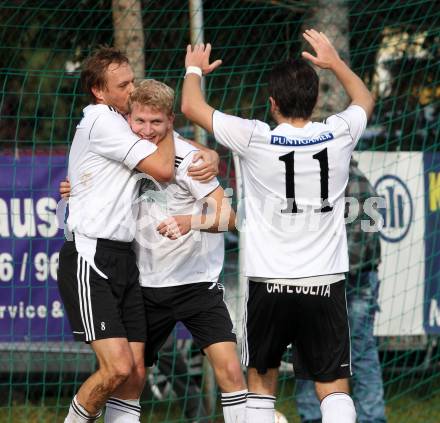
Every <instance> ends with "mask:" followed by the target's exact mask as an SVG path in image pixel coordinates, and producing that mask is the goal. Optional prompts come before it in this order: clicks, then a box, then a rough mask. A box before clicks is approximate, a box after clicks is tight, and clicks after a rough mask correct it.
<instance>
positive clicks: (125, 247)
mask: <svg viewBox="0 0 440 423" xmlns="http://www.w3.org/2000/svg"><path fill="white" fill-rule="evenodd" d="M72 236H73V240H75V234H74V233H73V234H72ZM89 239H90V238H89ZM132 244H133V243H132V242H125V241H116V240H113V239H105V238H97V239H96V248H106V249H110V250H118V251H130V250H131V249H132Z"/></svg>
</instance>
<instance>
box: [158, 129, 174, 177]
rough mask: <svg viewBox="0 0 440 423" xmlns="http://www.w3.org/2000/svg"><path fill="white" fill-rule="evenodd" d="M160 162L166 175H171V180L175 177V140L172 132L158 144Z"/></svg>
mask: <svg viewBox="0 0 440 423" xmlns="http://www.w3.org/2000/svg"><path fill="white" fill-rule="evenodd" d="M157 152H158V160H159V162H160V166H162V167H163V168H164V169H165V171H166V173H168V174H169V175H170V179H172V178H173V177H174V160H175V151H174V139H173V134H172V132H170V133H169V134H167V136H166V137H165V138H164V139H163V140H162V141H161V142H160V143H158V144H157Z"/></svg>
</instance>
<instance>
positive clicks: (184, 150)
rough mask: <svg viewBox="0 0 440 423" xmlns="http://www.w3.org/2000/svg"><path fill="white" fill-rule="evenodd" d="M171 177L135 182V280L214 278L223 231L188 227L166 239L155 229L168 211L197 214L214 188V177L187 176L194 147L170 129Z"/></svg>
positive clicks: (159, 283) (160, 282)
mask: <svg viewBox="0 0 440 423" xmlns="http://www.w3.org/2000/svg"><path fill="white" fill-rule="evenodd" d="M174 145H175V152H176V162H175V175H176V176H175V180H174V181H173V182H170V183H162V182H160V183H159V182H156V181H150V180H144V181H143V182H142V184H141V196H140V212H139V220H138V227H137V231H136V237H135V244H134V245H135V251H136V257H137V260H138V267H139V273H140V277H139V280H140V283H141V285H142V286H144V287H153V288H155V287H156V288H161V287H166V286H176V285H183V284H189V283H198V282H217V280H218V277H219V275H220V272H221V270H222V267H223V259H224V236H223V234H215V233H208V232H201V231H192V230H191V231H190V232H189V233H187V234H186V235H184V236H182V237H180V238H178V239H177V240H170V239H168V238H166V237H164V236H162V235H160V234H159V232H157V230H156V228H157V226H158V225H159V223H161V222H162V221H164V220H165V219H167V218H168V217H170V216H173V215H185V214H186V215H187V214H198V215H200V214H201V213H202V203H203V202H202V201H200V200H202V199H203V198H205V197H206V196H208V195H209V194H210V193H211V192H213V191H214V190H215V189H217V188H218V186H219V182H218V180H217V179H216V178H215V179H213V180H212V181H210V182H208V183H201V182H198V181H195V180H193V179H192V178H190V177H189V176H188V175H187V173H188V168H189V167H190V166H191V165H192V164H193V163H192V161H193V157H194V154H195V153H196V152H197V151H198V150H197V148H195V147H193V146H192V145H191V144H189V143H187V142H185V141H184V140H183V139H181V138H179V135H178V134H177V133H174Z"/></svg>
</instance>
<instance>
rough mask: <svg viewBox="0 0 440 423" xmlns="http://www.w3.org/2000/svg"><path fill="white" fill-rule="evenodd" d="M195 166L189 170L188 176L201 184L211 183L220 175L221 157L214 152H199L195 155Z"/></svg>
mask: <svg viewBox="0 0 440 423" xmlns="http://www.w3.org/2000/svg"><path fill="white" fill-rule="evenodd" d="M200 160H201V161H202V162H201V163H199V164H193V165H191V166H190V167H189V168H188V176H189V177H190V178H192V179H194V180H196V181H199V182H209V181H211V180H212V179H213V178H215V177H216V176H217V175H218V173H219V163H220V157H219V155H218V153H217V152H216V151H214V150H205V151H198V152H197V153H196V154H194V157H193V163H197V162H198V161H200Z"/></svg>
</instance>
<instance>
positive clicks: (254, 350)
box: [242, 281, 351, 382]
mask: <svg viewBox="0 0 440 423" xmlns="http://www.w3.org/2000/svg"><path fill="white" fill-rule="evenodd" d="M244 325H245V326H244V340H243V348H242V362H243V364H244V365H246V366H248V367H253V368H256V369H257V371H258V372H259V373H265V372H266V371H267V369H271V368H278V367H279V365H280V364H281V357H282V355H283V353H284V352H285V350H286V348H287V346H288V345H289V344H292V347H293V367H294V370H295V376H296V377H298V378H300V379H311V380H314V381H319V382H330V381H333V380H336V379H343V378H347V377H350V376H351V354H350V329H349V323H348V315H347V303H346V298H345V283H344V281H339V282H336V283H333V284H330V285H324V286H315V287H299V286H298V287H297V286H288V285H280V284H271V283H261V282H252V281H249V290H248V300H247V315H246V316H245V321H244Z"/></svg>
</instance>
